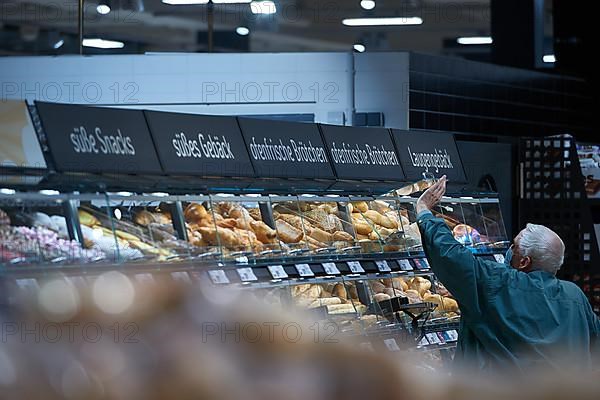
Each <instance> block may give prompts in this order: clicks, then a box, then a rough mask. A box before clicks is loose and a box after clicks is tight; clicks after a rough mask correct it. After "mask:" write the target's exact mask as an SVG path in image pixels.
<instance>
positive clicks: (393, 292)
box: [383, 288, 406, 297]
mask: <svg viewBox="0 0 600 400" xmlns="http://www.w3.org/2000/svg"><path fill="white" fill-rule="evenodd" d="M383 293H385V294H387V295H388V296H390V297H398V296H406V294H405V293H404V292H403V291H402V290H400V289H394V288H385V289H383Z"/></svg>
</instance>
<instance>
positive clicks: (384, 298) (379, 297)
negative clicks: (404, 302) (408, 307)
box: [373, 293, 391, 302]
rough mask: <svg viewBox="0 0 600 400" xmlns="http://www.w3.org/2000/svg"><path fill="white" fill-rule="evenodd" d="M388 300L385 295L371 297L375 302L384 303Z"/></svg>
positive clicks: (387, 296)
mask: <svg viewBox="0 0 600 400" xmlns="http://www.w3.org/2000/svg"><path fill="white" fill-rule="evenodd" d="M389 299H391V297H390V295H388V294H386V293H377V294H376V295H375V296H373V300H374V301H376V302H380V301H385V300H389Z"/></svg>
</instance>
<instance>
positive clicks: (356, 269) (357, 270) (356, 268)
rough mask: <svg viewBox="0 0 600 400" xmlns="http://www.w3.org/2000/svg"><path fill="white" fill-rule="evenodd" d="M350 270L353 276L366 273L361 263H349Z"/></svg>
mask: <svg viewBox="0 0 600 400" xmlns="http://www.w3.org/2000/svg"><path fill="white" fill-rule="evenodd" d="M346 264H348V268H350V271H351V272H352V273H353V274H362V273H364V272H365V269H364V268H363V267H362V265H360V261H348V262H347V263H346Z"/></svg>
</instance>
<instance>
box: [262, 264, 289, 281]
mask: <svg viewBox="0 0 600 400" xmlns="http://www.w3.org/2000/svg"><path fill="white" fill-rule="evenodd" d="M267 268H268V269H269V272H270V273H271V276H272V277H273V279H285V278H287V277H288V274H287V273H286V272H285V269H283V266H282V265H269V266H268V267H267Z"/></svg>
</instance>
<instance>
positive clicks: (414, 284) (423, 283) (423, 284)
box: [408, 276, 431, 296]
mask: <svg viewBox="0 0 600 400" xmlns="http://www.w3.org/2000/svg"><path fill="white" fill-rule="evenodd" d="M408 287H409V289H413V290H416V291H417V292H419V295H420V296H423V295H424V294H425V292H427V291H428V290H429V289H431V282H430V281H429V279H425V278H422V277H420V276H417V277H414V278H412V279H411V280H410V281H409V282H408Z"/></svg>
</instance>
